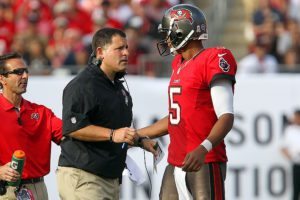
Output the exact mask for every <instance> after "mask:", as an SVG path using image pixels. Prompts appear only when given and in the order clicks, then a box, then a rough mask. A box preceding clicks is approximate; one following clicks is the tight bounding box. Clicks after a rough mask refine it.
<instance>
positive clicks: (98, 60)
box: [93, 58, 101, 67]
mask: <svg viewBox="0 0 300 200" xmlns="http://www.w3.org/2000/svg"><path fill="white" fill-rule="evenodd" d="M93 64H94V65H96V66H98V67H99V66H100V65H101V60H100V59H97V58H94V61H93Z"/></svg>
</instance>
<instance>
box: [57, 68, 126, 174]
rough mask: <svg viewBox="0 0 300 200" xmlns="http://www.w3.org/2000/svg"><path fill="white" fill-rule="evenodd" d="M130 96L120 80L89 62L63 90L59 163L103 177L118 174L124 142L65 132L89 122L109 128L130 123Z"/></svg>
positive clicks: (122, 160)
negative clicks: (76, 136) (86, 138)
mask: <svg viewBox="0 0 300 200" xmlns="http://www.w3.org/2000/svg"><path fill="white" fill-rule="evenodd" d="M131 121H132V99H131V96H130V94H129V93H128V91H127V90H126V89H125V88H124V86H123V84H122V81H120V80H118V79H115V81H114V83H113V82H112V81H110V80H109V79H108V78H107V76H106V75H105V74H104V73H103V71H102V70H101V69H100V68H99V67H97V66H95V65H93V64H91V65H89V66H88V67H87V68H86V69H84V71H82V72H81V73H80V74H78V75H77V76H76V77H75V78H74V79H73V80H71V81H70V83H68V85H67V86H66V87H65V89H64V92H63V134H64V136H66V139H65V140H63V141H62V143H61V149H62V151H61V155H60V158H59V164H58V165H59V166H66V167H75V168H79V169H83V170H85V171H88V172H91V173H93V174H96V175H99V176H102V177H105V178H120V177H121V176H122V172H123V170H124V167H125V159H126V153H127V145H125V148H122V143H112V142H109V141H102V142H85V141H80V140H76V139H74V138H71V137H69V136H68V135H69V134H70V133H71V132H73V131H76V130H79V129H81V128H83V127H86V126H88V125H98V126H102V127H107V128H110V129H118V128H122V127H130V125H131Z"/></svg>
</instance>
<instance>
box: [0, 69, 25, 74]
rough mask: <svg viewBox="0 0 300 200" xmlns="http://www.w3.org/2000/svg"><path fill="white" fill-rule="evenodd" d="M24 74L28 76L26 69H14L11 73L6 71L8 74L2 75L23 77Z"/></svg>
mask: <svg viewBox="0 0 300 200" xmlns="http://www.w3.org/2000/svg"><path fill="white" fill-rule="evenodd" d="M24 72H25V73H27V74H28V69H27V68H19V69H14V70H12V71H8V72H5V73H3V75H8V74H16V75H19V76H21V75H23V74H24Z"/></svg>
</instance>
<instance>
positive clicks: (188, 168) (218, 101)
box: [138, 4, 237, 200]
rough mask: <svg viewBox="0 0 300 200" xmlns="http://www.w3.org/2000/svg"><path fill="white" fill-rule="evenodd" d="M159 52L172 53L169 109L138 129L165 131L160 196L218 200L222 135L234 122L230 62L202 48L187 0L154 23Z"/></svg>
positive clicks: (201, 29)
mask: <svg viewBox="0 0 300 200" xmlns="http://www.w3.org/2000/svg"><path fill="white" fill-rule="evenodd" d="M158 30H159V33H161V35H162V36H163V40H161V41H160V42H159V43H158V44H157V47H158V51H159V53H160V55H162V56H165V55H169V54H172V55H174V56H175V57H174V59H173V62H172V69H173V71H172V75H171V79H170V83H169V88H168V96H169V114H168V116H166V117H165V118H163V119H161V120H159V121H157V122H156V123H154V124H152V125H150V126H148V127H145V128H142V129H140V130H138V133H139V135H141V136H149V137H151V138H156V137H160V136H163V135H165V134H167V133H169V135H170V144H169V147H168V163H169V165H168V166H167V167H166V170H165V173H164V176H163V181H162V185H161V191H160V199H163V200H168V199H185V200H186V199H212V200H222V199H224V198H225V194H224V180H225V177H226V163H227V156H226V150H225V144H224V138H225V136H226V135H227V134H228V132H229V131H230V130H231V128H232V126H233V121H234V111H233V93H234V92H233V91H234V84H235V74H236V70H237V66H236V61H235V59H234V56H233V55H232V53H231V51H230V50H228V49H226V48H224V47H214V48H205V47H204V45H203V40H206V39H208V33H207V24H206V19H205V15H204V14H203V12H202V11H201V10H200V9H199V8H197V7H195V6H193V5H189V4H179V5H175V6H173V7H171V8H170V9H168V10H167V11H166V13H165V14H164V16H163V18H162V22H161V24H160V25H159V28H158Z"/></svg>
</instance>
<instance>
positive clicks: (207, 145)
mask: <svg viewBox="0 0 300 200" xmlns="http://www.w3.org/2000/svg"><path fill="white" fill-rule="evenodd" d="M200 145H202V146H203V147H204V148H205V149H206V151H207V152H210V150H211V149H212V143H211V142H210V141H209V140H208V139H205V140H204V141H203V142H202V143H201V144H200Z"/></svg>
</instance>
